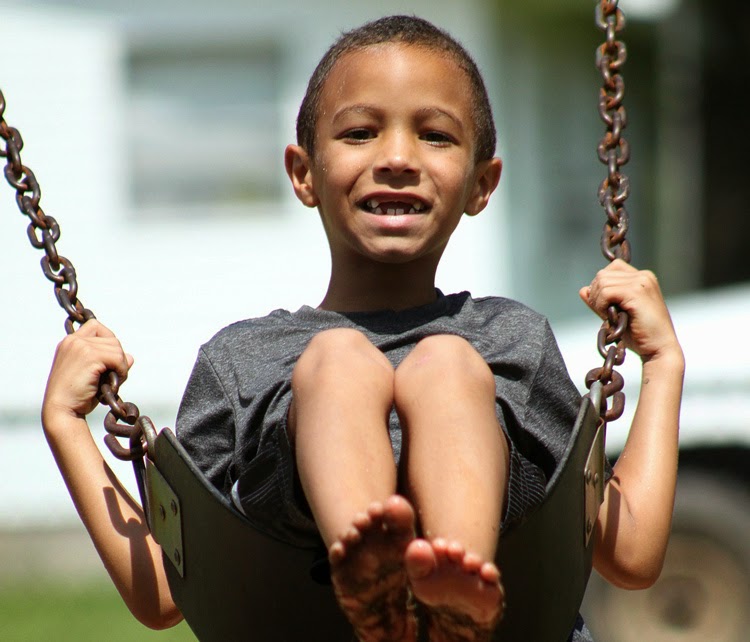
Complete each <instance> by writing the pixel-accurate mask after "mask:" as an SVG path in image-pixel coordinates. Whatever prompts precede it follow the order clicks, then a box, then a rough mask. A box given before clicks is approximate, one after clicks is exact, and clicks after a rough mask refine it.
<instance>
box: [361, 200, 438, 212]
mask: <svg viewBox="0 0 750 642" xmlns="http://www.w3.org/2000/svg"><path fill="white" fill-rule="evenodd" d="M359 206H360V207H361V208H362V209H363V210H365V212H369V213H370V214H380V215H383V216H403V215H404V214H424V213H425V212H426V211H427V210H428V209H429V206H428V205H427V204H426V203H424V202H423V201H420V200H419V199H417V198H410V199H408V200H403V201H400V200H389V199H380V198H368V199H366V200H364V201H362V202H361V203H360V204H359Z"/></svg>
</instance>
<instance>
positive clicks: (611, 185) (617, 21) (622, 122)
mask: <svg viewBox="0 0 750 642" xmlns="http://www.w3.org/2000/svg"><path fill="white" fill-rule="evenodd" d="M596 24H597V26H598V27H599V28H600V29H601V30H602V31H604V32H605V34H606V40H605V42H604V43H603V44H602V45H601V46H600V47H599V48H598V49H597V52H596V66H597V67H598V68H599V71H600V72H601V75H602V81H603V82H602V88H601V90H600V92H599V115H600V116H601V119H602V120H603V121H604V123H605V125H606V127H607V131H606V132H605V134H604V137H603V138H602V140H601V142H600V143H599V146H598V149H597V152H598V155H599V160H600V161H601V162H602V163H603V164H604V165H606V166H607V177H606V178H605V179H604V180H603V181H602V183H601V185H600V187H599V202H600V203H601V205H602V207H603V208H604V211H605V212H606V215H607V221H606V223H605V224H604V232H603V233H602V239H601V249H602V254H604V256H605V258H606V259H608V260H609V261H614V260H615V259H622V260H623V261H627V262H630V243H629V241H628V240H627V239H626V238H625V236H626V235H627V232H628V225H629V217H628V212H627V210H626V209H625V201H626V199H627V198H628V196H629V194H630V181H629V180H628V177H627V176H625V175H624V174H623V173H621V172H620V168H621V167H622V166H623V165H625V163H627V162H628V160H629V159H630V147H629V145H628V142H627V141H626V140H625V138H623V136H622V131H623V129H625V127H626V125H627V115H626V113H625V107H624V106H623V104H622V100H623V97H624V94H625V81H624V80H623V78H622V76H621V75H620V68H621V67H622V66H623V65H624V64H625V60H626V58H627V50H626V49H625V44H624V43H623V42H622V41H620V40H618V39H617V34H618V33H619V32H620V31H622V29H623V28H624V27H625V16H624V14H623V13H622V11H621V10H620V9H619V8H618V6H617V0H600V2H599V4H598V5H597V6H596ZM627 327H628V315H627V313H626V312H625V311H623V310H620V308H619V307H617V306H614V305H612V306H610V307H609V309H608V310H607V319H606V320H605V321H604V323H603V324H602V327H601V329H600V330H599V335H598V337H597V347H598V349H599V353H600V354H601V355H602V357H603V358H604V365H603V366H602V367H600V368H594V369H593V370H591V371H590V372H589V373H588V374H587V375H586V386H587V387H588V388H591V386H592V385H593V383H594V382H595V381H600V382H601V384H602V398H603V401H602V408H601V416H602V418H603V419H604V420H605V421H614V420H615V419H618V418H619V417H620V416H622V413H623V411H624V410H625V395H624V393H623V392H622V389H623V387H624V386H625V381H624V379H623V378H622V375H621V374H620V373H619V372H617V371H615V369H614V368H615V366H621V365H622V364H623V362H624V361H625V341H624V339H623V335H624V334H625V330H626V329H627ZM610 398H611V399H612V404H611V406H610V407H609V408H608V407H607V400H608V399H610Z"/></svg>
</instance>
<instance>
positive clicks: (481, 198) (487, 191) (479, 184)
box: [464, 158, 503, 216]
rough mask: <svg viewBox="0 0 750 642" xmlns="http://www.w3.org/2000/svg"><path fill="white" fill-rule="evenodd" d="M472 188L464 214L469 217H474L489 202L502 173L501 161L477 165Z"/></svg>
mask: <svg viewBox="0 0 750 642" xmlns="http://www.w3.org/2000/svg"><path fill="white" fill-rule="evenodd" d="M475 171H476V176H475V178H474V188H473V189H472V192H471V194H470V195H469V198H468V199H467V201H466V208H465V210H464V211H465V212H466V214H468V215H469V216H476V215H477V214H479V212H481V211H482V210H483V209H484V208H485V207H487V203H489V201H490V196H491V195H492V192H494V191H495V188H496V187H497V184H498V183H499V182H500V174H502V171H503V161H501V160H500V159H499V158H491V159H490V160H486V161H480V162H478V163H477V167H476V170H475Z"/></svg>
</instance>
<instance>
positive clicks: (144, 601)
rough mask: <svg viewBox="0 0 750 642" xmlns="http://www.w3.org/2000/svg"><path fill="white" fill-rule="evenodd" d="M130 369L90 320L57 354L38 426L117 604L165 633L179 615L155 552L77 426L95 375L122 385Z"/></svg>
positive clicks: (85, 430)
mask: <svg viewBox="0 0 750 642" xmlns="http://www.w3.org/2000/svg"><path fill="white" fill-rule="evenodd" d="M131 365H132V358H131V357H129V356H128V355H125V353H124V352H123V351H122V348H121V347H120V344H119V342H118V341H117V339H116V338H115V336H114V335H113V334H112V332H110V331H109V330H108V329H107V328H105V327H104V326H103V325H101V324H100V323H98V322H97V321H89V322H87V323H85V324H84V325H83V326H81V328H80V329H79V330H78V331H77V332H76V333H75V334H72V335H69V336H68V337H66V338H65V339H63V341H62V342H61V343H60V345H59V346H58V348H57V352H56V354H55V359H54V362H53V364H52V370H51V372H50V377H49V380H48V382H47V390H46V392H45V397H44V404H43V406H42V424H43V426H44V433H45V436H46V438H47V441H48V443H49V446H50V449H51V450H52V454H53V456H54V457H55V461H56V462H57V465H58V467H59V469H60V472H61V473H62V476H63V479H64V480H65V484H66V485H67V487H68V491H69V492H70V496H71V497H72V499H73V503H74V504H75V507H76V509H77V511H78V514H79V515H80V517H81V520H82V521H83V523H84V525H85V526H86V529H87V530H88V532H89V535H90V536H91V539H92V540H93V542H94V546H95V547H96V550H97V552H98V553H99V556H100V557H101V559H102V561H103V562H104V566H105V567H106V569H107V572H108V573H109V575H110V577H111V578H112V581H113V582H114V584H115V586H116V587H117V590H118V591H119V592H120V595H121V596H122V598H123V600H124V601H125V603H126V604H127V606H128V608H129V609H130V610H131V612H132V613H133V615H134V616H135V617H136V618H137V619H138V620H139V621H140V622H142V623H143V624H145V625H146V626H149V627H151V628H166V627H169V626H173V625H174V624H177V623H178V622H179V621H180V620H181V619H182V615H181V614H180V612H179V610H178V609H177V607H176V606H175V604H174V602H173V600H172V597H171V595H170V592H169V587H168V584H167V579H166V574H165V572H164V566H163V564H162V556H161V549H160V547H159V546H158V544H157V543H156V542H155V541H154V539H153V537H152V536H151V534H150V532H149V530H148V526H147V524H146V518H145V515H144V513H143V510H142V509H141V507H140V506H139V505H138V503H137V502H136V501H134V500H133V498H132V497H131V496H130V494H129V493H128V492H127V490H126V489H125V488H124V487H123V486H122V484H121V483H120V481H119V480H118V479H117V477H116V476H115V474H114V473H113V472H112V470H111V468H110V467H109V466H108V465H107V463H106V462H105V460H104V458H103V457H102V455H101V452H100V451H99V448H98V447H97V445H96V443H95V442H94V439H93V438H92V436H91V433H90V431H89V427H88V424H87V423H86V419H85V416H86V414H88V413H89V412H90V411H91V410H92V409H93V408H94V407H96V403H97V402H96V399H95V393H96V390H97V385H98V381H99V377H100V376H101V374H103V373H104V372H105V371H107V370H114V371H115V372H117V373H118V374H119V375H120V378H121V380H123V381H124V379H125V377H126V376H127V372H128V369H129V368H130V366H131Z"/></svg>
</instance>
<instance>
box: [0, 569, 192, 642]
mask: <svg viewBox="0 0 750 642" xmlns="http://www.w3.org/2000/svg"><path fill="white" fill-rule="evenodd" d="M0 640H2V642H74V641H75V642H140V641H141V640H146V641H148V640H153V641H161V642H195V636H194V635H193V634H192V633H191V631H190V629H189V628H188V626H187V625H186V624H185V623H184V622H182V623H181V624H179V625H178V626H176V627H174V628H171V629H167V630H166V631H152V630H150V629H147V628H146V627H144V626H143V625H141V624H139V623H138V622H137V621H136V620H135V619H134V618H133V616H132V615H130V612H129V611H128V610H127V608H126V607H125V605H124V604H123V602H122V600H121V599H120V596H119V595H118V594H117V591H116V590H115V589H114V587H113V586H112V585H111V584H108V583H102V582H95V583H90V584H83V585H78V584H76V585H73V586H67V585H59V584H56V585H55V584H16V585H15V586H12V587H5V588H2V589H0Z"/></svg>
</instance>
